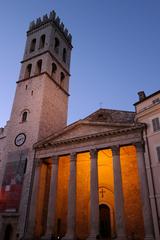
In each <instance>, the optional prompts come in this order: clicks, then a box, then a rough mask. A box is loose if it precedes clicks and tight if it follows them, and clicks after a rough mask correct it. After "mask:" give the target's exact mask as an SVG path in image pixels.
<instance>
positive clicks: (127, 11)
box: [0, 0, 160, 127]
mask: <svg viewBox="0 0 160 240" xmlns="http://www.w3.org/2000/svg"><path fill="white" fill-rule="evenodd" d="M52 10H55V11H56V13H57V15H58V16H59V17H60V18H61V20H62V21H63V22H64V25H65V26H66V27H67V28H68V29H69V31H70V32H71V34H72V37H73V50H72V58H71V69H70V72H71V78H70V90H69V92H70V98H69V111H68V124H69V123H71V122H74V121H77V120H79V119H82V118H84V117H86V116H87V115H89V114H91V113H92V112H94V111H96V110H97V109H99V108H110V109H119V110H129V111H134V106H133V104H134V103H135V102H137V101H138V96H137V92H138V91H141V90H143V91H145V93H146V95H149V94H151V93H153V92H155V91H158V90H159V89H160V1H159V0H57V1H56V0H27V1H24V0H23V1H22V0H14V1H11V0H5V1H2V0H0V54H1V57H0V127H3V126H4V125H5V124H6V121H7V120H9V118H10V112H11V108H12V103H13V98H14V93H15V88H16V81H17V80H18V77H19V72H20V67H21V64H20V61H21V60H22V57H23V53H24V46H25V42H26V31H27V29H28V26H29V23H30V22H31V21H32V20H34V19H36V18H38V17H41V16H43V15H44V14H46V13H49V12H50V11H52Z"/></svg>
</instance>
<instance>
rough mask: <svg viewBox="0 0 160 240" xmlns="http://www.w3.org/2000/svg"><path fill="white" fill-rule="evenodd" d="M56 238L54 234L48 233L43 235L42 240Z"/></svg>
mask: <svg viewBox="0 0 160 240" xmlns="http://www.w3.org/2000/svg"><path fill="white" fill-rule="evenodd" d="M53 239H55V238H54V236H53V234H47V235H44V236H42V237H41V240H53Z"/></svg>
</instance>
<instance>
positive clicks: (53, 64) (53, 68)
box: [51, 63, 57, 76]
mask: <svg viewBox="0 0 160 240" xmlns="http://www.w3.org/2000/svg"><path fill="white" fill-rule="evenodd" d="M56 71H57V65H56V64H55V63H52V73H51V75H52V76H53V74H55V73H56Z"/></svg>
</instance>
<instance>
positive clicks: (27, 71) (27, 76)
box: [25, 64, 32, 78]
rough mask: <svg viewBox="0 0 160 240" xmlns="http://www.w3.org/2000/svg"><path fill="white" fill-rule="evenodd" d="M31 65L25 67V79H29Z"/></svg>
mask: <svg viewBox="0 0 160 240" xmlns="http://www.w3.org/2000/svg"><path fill="white" fill-rule="evenodd" d="M31 70H32V64H28V66H27V67H26V72H25V78H29V77H30V76H31Z"/></svg>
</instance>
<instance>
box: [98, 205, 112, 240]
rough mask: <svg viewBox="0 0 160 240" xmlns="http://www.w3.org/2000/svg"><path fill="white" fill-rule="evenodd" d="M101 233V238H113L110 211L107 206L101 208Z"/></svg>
mask: <svg viewBox="0 0 160 240" xmlns="http://www.w3.org/2000/svg"><path fill="white" fill-rule="evenodd" d="M99 232H100V237H101V238H105V239H109V238H111V221H110V209H109V207H108V206H107V205H106V204H101V205H100V206H99Z"/></svg>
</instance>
